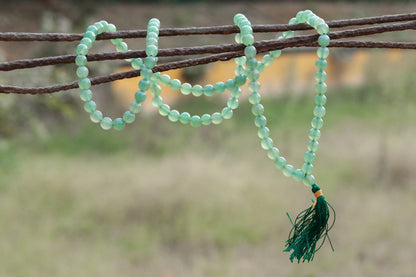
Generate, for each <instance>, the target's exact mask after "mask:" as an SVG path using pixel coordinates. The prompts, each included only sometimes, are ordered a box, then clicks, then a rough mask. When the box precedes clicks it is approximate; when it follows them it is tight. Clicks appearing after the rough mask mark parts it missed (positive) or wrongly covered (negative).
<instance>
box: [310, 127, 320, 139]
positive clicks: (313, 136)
mask: <svg viewBox="0 0 416 277" xmlns="http://www.w3.org/2000/svg"><path fill="white" fill-rule="evenodd" d="M308 136H309V138H310V139H312V140H318V139H319V138H320V137H321V131H319V130H318V129H316V128H312V129H310V130H309V133H308Z"/></svg>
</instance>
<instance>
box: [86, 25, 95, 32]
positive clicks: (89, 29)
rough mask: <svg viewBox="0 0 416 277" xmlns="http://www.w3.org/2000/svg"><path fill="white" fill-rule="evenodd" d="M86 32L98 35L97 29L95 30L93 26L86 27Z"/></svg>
mask: <svg viewBox="0 0 416 277" xmlns="http://www.w3.org/2000/svg"><path fill="white" fill-rule="evenodd" d="M87 31H91V32H93V33H94V34H98V29H97V27H95V26H94V25H90V26H88V28H87Z"/></svg>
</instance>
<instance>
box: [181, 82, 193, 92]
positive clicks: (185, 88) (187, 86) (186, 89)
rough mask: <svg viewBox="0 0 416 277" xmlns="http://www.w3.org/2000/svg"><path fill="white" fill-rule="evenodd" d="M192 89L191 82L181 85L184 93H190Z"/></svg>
mask: <svg viewBox="0 0 416 277" xmlns="http://www.w3.org/2000/svg"><path fill="white" fill-rule="evenodd" d="M191 91H192V85H191V84H189V83H183V84H182V86H181V92H182V94H183V95H188V94H190V93H191Z"/></svg>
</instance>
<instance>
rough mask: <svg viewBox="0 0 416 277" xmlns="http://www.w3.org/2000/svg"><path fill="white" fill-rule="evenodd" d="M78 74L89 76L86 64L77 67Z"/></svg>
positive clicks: (80, 76)
mask: <svg viewBox="0 0 416 277" xmlns="http://www.w3.org/2000/svg"><path fill="white" fill-rule="evenodd" d="M76 74H77V76H78V78H85V77H87V76H88V68H86V67H85V66H80V67H78V68H77V71H76Z"/></svg>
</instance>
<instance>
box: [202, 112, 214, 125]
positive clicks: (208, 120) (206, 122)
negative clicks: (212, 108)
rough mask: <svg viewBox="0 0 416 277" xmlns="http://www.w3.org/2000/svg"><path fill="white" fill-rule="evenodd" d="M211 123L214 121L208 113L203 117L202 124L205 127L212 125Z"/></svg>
mask: <svg viewBox="0 0 416 277" xmlns="http://www.w3.org/2000/svg"><path fill="white" fill-rule="evenodd" d="M211 121H212V118H211V115H209V114H207V113H206V114H203V115H202V116H201V122H202V124H203V125H209V124H211Z"/></svg>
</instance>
